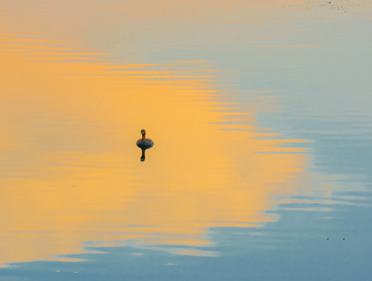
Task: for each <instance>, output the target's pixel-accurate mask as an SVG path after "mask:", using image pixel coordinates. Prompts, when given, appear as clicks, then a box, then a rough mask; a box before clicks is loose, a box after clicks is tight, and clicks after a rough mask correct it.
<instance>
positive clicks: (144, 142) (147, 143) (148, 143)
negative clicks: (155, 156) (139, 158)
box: [136, 139, 154, 149]
mask: <svg viewBox="0 0 372 281" xmlns="http://www.w3.org/2000/svg"><path fill="white" fill-rule="evenodd" d="M136 144H137V146H138V147H139V148H145V149H147V148H150V147H153V146H154V142H153V141H152V140H150V139H139V140H138V141H137V143H136Z"/></svg>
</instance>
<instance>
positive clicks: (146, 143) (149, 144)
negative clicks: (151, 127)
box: [136, 129, 154, 149]
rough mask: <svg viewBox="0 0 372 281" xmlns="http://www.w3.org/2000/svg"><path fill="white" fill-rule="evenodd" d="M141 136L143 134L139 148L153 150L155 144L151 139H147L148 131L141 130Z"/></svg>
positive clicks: (138, 144) (139, 141)
mask: <svg viewBox="0 0 372 281" xmlns="http://www.w3.org/2000/svg"><path fill="white" fill-rule="evenodd" d="M141 134H142V139H139V140H138V141H137V143H136V144H137V146H138V147H139V148H141V149H148V148H151V147H153V146H154V142H153V141H152V140H150V139H146V131H145V130H143V129H142V130H141Z"/></svg>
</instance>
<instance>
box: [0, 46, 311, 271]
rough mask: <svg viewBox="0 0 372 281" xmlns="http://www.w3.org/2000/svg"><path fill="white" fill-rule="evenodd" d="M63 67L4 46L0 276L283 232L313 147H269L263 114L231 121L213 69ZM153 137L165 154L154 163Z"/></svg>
mask: <svg viewBox="0 0 372 281" xmlns="http://www.w3.org/2000/svg"><path fill="white" fill-rule="evenodd" d="M30 49H31V50H32V49H33V46H30ZM66 55H67V54H66ZM59 57H60V56H59V55H58V56H50V54H49V53H43V52H40V50H38V51H37V52H36V51H30V53H28V52H26V53H24V52H9V51H8V48H7V46H5V47H4V45H2V46H1V47H0V60H1V61H2V62H3V65H6V67H2V68H0V77H1V78H0V79H1V81H0V93H1V102H0V115H1V116H0V136H1V141H0V163H1V170H0V186H1V193H2V196H1V204H0V206H1V207H0V208H1V209H0V220H1V224H0V233H1V234H0V235H1V236H0V248H1V249H2V255H1V258H0V264H5V263H9V262H23V261H34V260H45V259H56V255H66V254H74V253H81V252H83V246H84V244H83V243H84V242H87V241H93V242H105V241H119V240H127V239H138V240H136V241H137V243H140V244H154V245H160V244H168V245H188V246H200V245H209V244H211V241H208V240H207V239H206V237H205V236H204V235H205V234H206V233H207V230H208V228H210V227H216V226H220V227H226V226H236V227H240V226H258V225H260V224H262V223H263V222H267V221H272V220H275V219H276V218H275V217H274V216H273V215H269V214H266V213H264V212H265V211H267V210H270V209H272V208H273V207H275V203H274V202H273V201H272V196H273V195H275V194H279V195H280V194H288V195H290V194H296V192H297V191H298V189H299V188H300V187H299V186H298V185H296V186H293V185H288V186H289V187H288V186H287V187H286V183H287V182H289V181H291V180H292V179H293V178H296V177H299V176H300V175H301V173H302V172H303V169H304V166H305V165H306V159H305V156H304V155H303V154H301V153H298V152H303V149H299V148H291V147H286V148H284V147H281V145H282V144H284V143H295V142H301V140H287V141H283V140H274V139H269V138H268V137H267V136H268V135H269V134H265V133H262V132H260V131H259V129H258V128H256V127H255V125H254V121H253V118H252V116H253V114H254V112H241V113H229V112H228V111H229V109H230V108H229V105H228V104H227V103H223V102H221V101H218V96H217V89H216V88H215V86H214V85H213V79H217V77H218V76H217V75H218V73H217V74H216V73H214V72H213V71H209V70H203V64H202V63H199V62H189V63H187V62H178V63H174V64H170V65H164V66H161V65H139V64H129V65H119V64H108V63H107V64H105V63H100V64H98V63H88V62H69V63H63V62H60V61H59ZM72 58H74V56H73V55H72ZM183 67H184V68H185V69H188V71H190V68H191V72H187V71H185V70H179V69H180V68H181V69H182V68H183ZM172 69H173V70H172ZM159 78H161V79H159ZM229 114H230V115H234V114H236V115H237V116H238V117H237V118H239V119H240V120H244V121H245V122H244V125H239V126H236V125H234V124H230V123H227V120H230V119H228V116H229ZM142 128H145V129H146V130H147V134H148V137H149V138H151V139H153V140H154V142H155V146H154V148H152V149H150V150H148V151H147V153H146V156H147V157H146V161H145V162H143V163H141V162H140V159H139V158H140V155H141V151H140V150H139V149H138V148H137V147H136V146H135V142H136V140H137V139H138V138H140V130H141V129H142ZM231 128H235V129H236V130H225V129H231ZM282 152H286V153H284V154H281V153H282ZM140 238H141V239H140ZM177 253H179V254H190V253H192V254H204V255H213V254H214V253H213V252H203V251H202V252H198V251H195V252H187V251H186V250H183V252H182V251H181V250H179V251H178V252H177Z"/></svg>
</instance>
